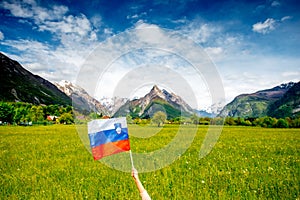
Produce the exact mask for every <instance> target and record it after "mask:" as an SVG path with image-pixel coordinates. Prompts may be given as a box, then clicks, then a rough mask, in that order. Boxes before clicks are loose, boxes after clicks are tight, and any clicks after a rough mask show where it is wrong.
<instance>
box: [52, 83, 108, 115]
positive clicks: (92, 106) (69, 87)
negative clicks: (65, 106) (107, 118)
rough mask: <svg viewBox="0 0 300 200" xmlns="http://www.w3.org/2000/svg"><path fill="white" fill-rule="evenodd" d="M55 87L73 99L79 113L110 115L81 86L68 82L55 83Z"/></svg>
mask: <svg viewBox="0 0 300 200" xmlns="http://www.w3.org/2000/svg"><path fill="white" fill-rule="evenodd" d="M54 85H55V86H56V87H57V88H58V89H60V90H61V91H62V92H64V93H65V94H66V95H67V96H69V97H70V98H71V99H72V103H73V107H74V108H75V109H76V110H78V111H79V112H84V113H89V112H96V113H99V114H102V115H107V114H109V113H108V111H107V109H106V108H105V107H104V106H103V105H102V104H101V103H100V102H99V101H98V100H96V99H95V98H93V97H91V96H90V95H89V94H88V93H87V92H86V91H85V90H84V89H83V88H81V87H80V86H78V85H75V84H73V83H71V82H69V81H66V80H62V81H60V82H55V83H54Z"/></svg>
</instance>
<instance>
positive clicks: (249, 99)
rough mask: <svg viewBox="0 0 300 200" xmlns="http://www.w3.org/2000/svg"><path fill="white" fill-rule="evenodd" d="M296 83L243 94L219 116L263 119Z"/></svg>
mask: <svg viewBox="0 0 300 200" xmlns="http://www.w3.org/2000/svg"><path fill="white" fill-rule="evenodd" d="M294 85H295V83H293V82H290V83H287V84H281V85H279V86H276V87H274V88H271V89H266V90H261V91H258V92H255V93H252V94H242V95H239V96H237V97H235V98H234V100H233V101H232V102H230V103H229V104H227V105H226V106H225V107H224V108H223V109H222V111H221V112H220V114H219V116H230V117H262V116H267V114H268V109H269V106H270V105H271V104H272V103H274V102H275V101H277V100H280V99H281V98H282V97H283V96H284V94H286V92H287V91H288V90H289V89H290V88H292V87H293V86H294Z"/></svg>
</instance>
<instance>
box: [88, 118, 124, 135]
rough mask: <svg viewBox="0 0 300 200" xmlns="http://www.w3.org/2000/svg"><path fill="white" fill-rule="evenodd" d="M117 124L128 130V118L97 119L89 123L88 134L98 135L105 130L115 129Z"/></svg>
mask: <svg viewBox="0 0 300 200" xmlns="http://www.w3.org/2000/svg"><path fill="white" fill-rule="evenodd" d="M115 123H121V126H122V128H127V123H126V117H120V118H111V119H96V120H93V121H90V122H88V133H96V132H99V131H103V130H111V129H115V126H114V124H115Z"/></svg>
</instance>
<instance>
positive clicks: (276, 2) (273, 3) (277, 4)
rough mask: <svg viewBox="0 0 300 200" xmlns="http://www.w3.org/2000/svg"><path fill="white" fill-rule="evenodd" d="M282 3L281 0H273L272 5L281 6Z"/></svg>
mask: <svg viewBox="0 0 300 200" xmlns="http://www.w3.org/2000/svg"><path fill="white" fill-rule="evenodd" d="M280 5H281V4H280V2H279V1H273V2H272V3H271V6H273V7H278V6H280Z"/></svg>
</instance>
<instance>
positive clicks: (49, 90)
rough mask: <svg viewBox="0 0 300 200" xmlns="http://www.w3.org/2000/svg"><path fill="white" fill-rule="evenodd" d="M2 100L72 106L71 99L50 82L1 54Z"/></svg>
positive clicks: (0, 93)
mask: <svg viewBox="0 0 300 200" xmlns="http://www.w3.org/2000/svg"><path fill="white" fill-rule="evenodd" d="M0 63H1V66H0V100H1V101H15V102H18V101H20V102H28V103H34V104H46V105H49V104H59V105H71V104H72V101H71V99H70V98H69V97H68V96H67V95H66V94H65V93H63V92H62V91H60V90H59V89H58V88H57V87H56V86H55V85H53V84H52V83H50V82H49V81H47V80H45V79H43V78H41V77H40V76H38V75H34V74H32V73H31V72H29V71H28V70H26V69H24V68H23V67H22V66H21V65H20V64H19V63H18V62H17V61H14V60H12V59H10V58H9V57H7V56H5V55H4V54H2V53H0Z"/></svg>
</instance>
